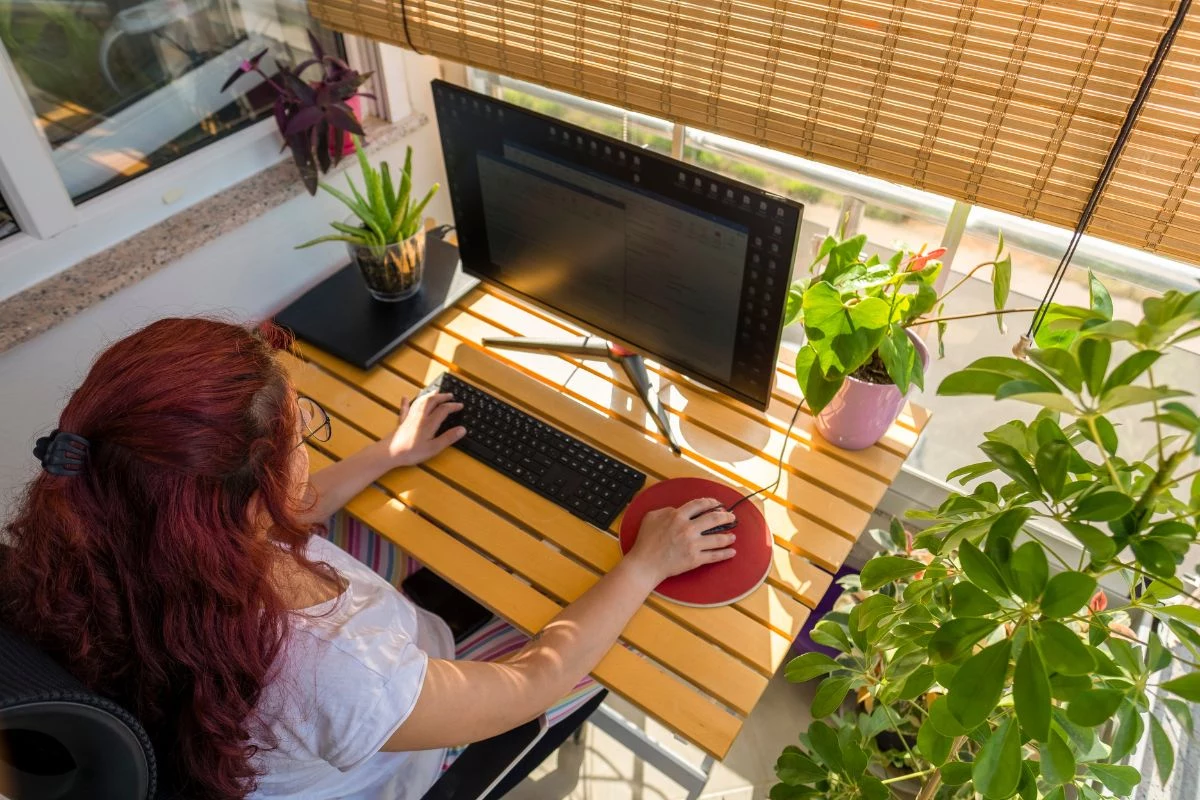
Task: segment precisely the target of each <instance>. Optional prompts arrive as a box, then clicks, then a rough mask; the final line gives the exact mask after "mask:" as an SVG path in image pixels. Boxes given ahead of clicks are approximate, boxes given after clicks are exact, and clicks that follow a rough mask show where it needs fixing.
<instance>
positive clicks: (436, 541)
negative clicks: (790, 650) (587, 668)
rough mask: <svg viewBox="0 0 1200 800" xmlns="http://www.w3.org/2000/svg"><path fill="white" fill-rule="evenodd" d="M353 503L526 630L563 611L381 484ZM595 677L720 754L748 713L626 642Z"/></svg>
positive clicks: (366, 518) (353, 510)
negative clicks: (727, 706) (705, 692)
mask: <svg viewBox="0 0 1200 800" xmlns="http://www.w3.org/2000/svg"><path fill="white" fill-rule="evenodd" d="M346 510H347V511H348V512H349V513H350V514H352V515H353V516H354V517H355V518H357V519H359V520H362V521H363V522H364V523H365V524H367V525H370V526H371V527H372V528H374V529H375V530H377V531H380V533H381V534H382V535H384V536H385V537H386V538H387V539H389V540H390V541H392V542H394V543H395V544H396V545H398V546H399V547H400V548H402V549H403V550H405V551H406V552H408V553H410V554H411V555H412V556H413V557H414V558H416V559H418V560H419V561H421V562H422V563H423V564H425V565H426V566H427V567H429V568H430V569H432V570H433V571H434V572H436V573H438V574H439V575H441V576H442V577H443V578H445V579H446V580H448V581H450V582H451V583H453V584H454V585H456V586H457V587H458V588H459V589H461V590H463V591H465V592H469V593H470V594H471V596H472V597H474V598H475V599H476V600H477V601H479V602H480V603H482V604H483V605H485V606H487V607H488V608H489V609H491V610H492V611H493V612H495V613H496V614H498V615H499V616H501V617H503V618H504V619H505V620H507V621H508V622H509V623H511V624H512V625H514V626H515V627H516V628H518V629H519V630H521V631H522V632H524V633H526V634H529V635H532V634H534V633H536V632H537V631H539V630H541V629H542V628H543V627H545V625H546V624H547V623H548V622H550V621H551V620H552V619H554V617H555V616H556V615H557V614H558V612H559V611H561V610H562V607H561V606H560V605H558V604H557V603H555V602H554V601H553V600H551V599H550V598H548V597H546V596H545V595H543V594H541V593H540V592H539V591H537V590H536V589H534V588H533V587H532V586H529V585H527V584H525V583H523V582H521V581H520V580H518V579H517V578H516V577H515V576H513V575H511V574H509V573H508V572H506V571H504V570H503V569H502V568H501V567H500V566H498V565H497V564H494V563H492V562H490V561H488V560H487V559H486V558H484V557H483V556H481V555H480V554H478V553H476V552H475V551H474V550H472V549H471V548H469V547H467V546H466V545H465V544H463V543H462V542H459V541H458V540H456V539H455V538H454V537H452V536H450V535H449V534H447V533H446V532H444V531H442V530H441V529H440V528H438V527H437V526H435V525H433V524H432V523H430V522H428V521H426V520H424V519H422V518H421V517H419V516H418V515H417V514H415V513H413V512H412V511H411V510H410V509H408V508H406V507H405V506H404V505H403V504H402V503H401V502H400V501H399V500H396V499H394V498H391V497H388V496H387V495H386V494H384V493H383V492H381V491H379V490H377V489H367V490H366V491H364V492H363V493H362V494H360V495H359V496H358V497H356V498H354V499H353V500H351V501H350V502H349V503H348V504H347V505H346ZM592 676H593V677H594V678H595V679H596V680H597V681H599V682H600V683H601V684H603V685H605V686H607V687H609V688H611V689H614V690H615V691H618V692H619V693H620V694H621V696H623V697H625V698H626V699H628V700H629V701H630V702H631V703H633V704H634V705H635V706H637V707H639V708H640V709H642V710H643V711H645V712H646V713H648V714H651V715H653V716H654V717H655V718H656V719H658V720H660V721H661V722H662V723H663V724H664V725H666V726H667V727H668V728H670V729H671V730H673V731H675V732H676V733H678V734H680V735H681V736H684V737H685V738H687V739H688V740H689V741H692V742H694V743H695V744H696V745H697V746H698V747H700V749H702V750H704V751H705V752H707V753H709V754H711V755H712V756H714V757H715V758H718V759H720V758H724V756H725V755H726V754H727V753H728V752H729V748H730V746H731V745H732V744H733V739H734V737H736V736H737V733H738V731H739V730H740V729H741V725H742V720H741V718H740V717H738V716H737V715H735V714H733V713H731V712H729V711H726V710H725V709H724V708H722V707H721V706H719V705H717V704H716V703H714V702H713V701H711V700H709V699H708V698H706V697H705V696H704V695H702V694H701V693H699V692H698V691H696V690H695V689H693V688H691V687H690V686H688V685H687V684H685V683H683V682H681V681H679V680H678V679H676V678H674V677H673V676H671V675H670V674H669V673H667V672H665V671H663V670H662V669H660V668H658V667H656V666H655V665H654V664H653V663H651V662H650V661H648V660H647V659H645V658H644V657H642V656H639V655H636V654H634V653H632V652H630V651H629V650H628V649H627V648H626V647H624V646H622V645H619V644H618V645H615V646H614V647H613V648H612V649H611V650H609V651H608V653H607V654H606V655H605V656H604V658H603V659H602V660H601V662H600V663H599V664H598V665H597V666H596V669H595V670H593V671H592Z"/></svg>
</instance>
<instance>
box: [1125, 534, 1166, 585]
mask: <svg viewBox="0 0 1200 800" xmlns="http://www.w3.org/2000/svg"><path fill="white" fill-rule="evenodd" d="M1129 546H1130V547H1131V548H1132V549H1133V555H1134V556H1135V557H1136V558H1137V562H1138V564H1139V565H1141V567H1142V569H1144V570H1146V571H1147V572H1149V573H1150V574H1151V575H1154V576H1157V577H1159V578H1172V577H1174V576H1175V566H1176V564H1175V556H1173V555H1171V551H1170V550H1168V549H1167V548H1165V547H1163V546H1162V545H1161V544H1160V543H1159V542H1157V541H1155V540H1153V539H1134V540H1133V541H1132V542H1130V544H1129Z"/></svg>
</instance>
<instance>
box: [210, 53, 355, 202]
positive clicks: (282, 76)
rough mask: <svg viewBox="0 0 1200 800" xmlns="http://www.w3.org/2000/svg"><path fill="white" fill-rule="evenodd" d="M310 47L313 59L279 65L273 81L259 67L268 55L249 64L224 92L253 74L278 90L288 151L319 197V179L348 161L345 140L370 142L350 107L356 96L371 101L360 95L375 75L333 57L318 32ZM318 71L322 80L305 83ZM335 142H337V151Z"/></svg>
mask: <svg viewBox="0 0 1200 800" xmlns="http://www.w3.org/2000/svg"><path fill="white" fill-rule="evenodd" d="M308 41H309V43H310V44H311V46H312V52H313V55H312V58H309V59H306V60H304V61H301V62H300V63H299V64H295V65H291V64H287V63H284V62H281V61H280V60H279V59H275V66H276V73H275V75H274V76H270V75H267V73H266V72H264V71H263V69H262V68H261V67H260V66H259V62H261V61H262V59H263V57H264V56H266V54H267V50H265V49H264V50H262V51H260V52H258V53H256V54H254V55H253V56H251V57H250V58H248V59H246V60H245V61H243V62H242V63H241V64H240V65H239V66H238V68H237V71H236V72H234V73H233V74H232V75H230V76H229V80H227V81H225V85H224V86H222V87H221V91H225V90H227V89H228V88H229V87H230V86H232V85H233V84H234V83H235V82H236V81H237V79H238V78H240V77H242V76H243V75H245V74H246V73H248V72H254V73H257V74H259V75H261V76H262V79H263V82H264V83H265V84H266V85H267V86H270V87H271V88H272V89H274V91H275V105H274V114H275V124H276V125H277V126H278V127H279V133H280V135H282V136H283V146H284V147H287V148H289V149H290V150H291V151H292V160H293V161H295V163H296V168H297V169H298V170H299V171H300V177H301V179H302V180H303V181H304V188H305V189H307V190H308V193H309V194H316V193H317V179H318V177H319V176H320V175H321V174H322V173H324V172H328V171H329V168H330V166H332V165H333V164H336V163H337V162H338V161H340V160H341V158H342V147H341V146H340V145H341V139H342V138H343V137H344V136H345V135H346V134H347V133H349V134H354V135H356V136H361V137H365V136H366V133H365V132H364V131H363V128H362V125H361V124H360V123H359V121H358V120H357V119H356V118H355V116H354V111H353V109H351V108H350V106H349V104H348V101H349V100H350V98H352V97H356V96H357V97H371V95H369V94H365V93H362V92H359V91H358V88H359V87H360V86H362V85H363V83H365V82H366V80H367V79H368V78H370V77H371V73H369V72H368V73H365V74H364V73H359V72H358V71H357V70H355V69H353V68H351V67H350V65H349V64H347V63H346V62H345V61H343V60H342V59H340V58H338V57H337V56H334V55H329V54H327V53H326V52H325V50H324V48H323V47H321V43H320V42H319V41H317V37H316V36H314V35H313V33H312V31H309V32H308ZM313 67H319V68H320V76H319V77H318V78H316V79H315V80H306V79H304V78H302V77H301V75H302V74H303V73H304V72H305V71H307V70H309V69H310V68H313ZM331 136H333V137H335V138H336V141H335V142H334V144H333V146H332V147H331V146H330V137H331Z"/></svg>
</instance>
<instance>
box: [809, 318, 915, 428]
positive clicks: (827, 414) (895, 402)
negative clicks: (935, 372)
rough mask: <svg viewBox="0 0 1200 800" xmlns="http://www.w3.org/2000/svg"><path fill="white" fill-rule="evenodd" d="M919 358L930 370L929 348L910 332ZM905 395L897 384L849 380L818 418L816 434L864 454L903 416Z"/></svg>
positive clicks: (856, 379) (909, 334)
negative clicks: (897, 418)
mask: <svg viewBox="0 0 1200 800" xmlns="http://www.w3.org/2000/svg"><path fill="white" fill-rule="evenodd" d="M905 332H906V333H907V334H908V338H909V339H911V340H912V342H913V344H914V345H915V346H916V348H917V355H918V356H919V357H920V359H921V363H922V364H924V365H925V367H926V368H928V367H929V348H928V347H926V346H925V342H923V341H921V338H920V337H919V336H917V335H916V334H914V333H913V332H912V331H911V330H909V331H905ZM904 399H905V395H902V394H900V390H899V389H898V388H897V387H896V385H895V384H894V383H869V382H868V381H860V380H859V379H858V378H846V382H845V383H843V384H842V388H841V389H839V390H838V393H837V394H836V395H834V396H833V400H831V401H830V403H829V405H827V406H825V408H823V409H822V410H821V413H820V414H818V415H817V430H818V431H820V432H821V435H822V436H824V437H825V439H826V441H828V442H829V443H830V444H834V445H837V446H838V447H841V448H843V449H846V450H863V449H865V448H868V447H870V446H871V445H873V444H875V443H876V442H878V441H879V440H880V439H882V438H883V435H884V434H885V433H887V429H888V428H890V427H891V425H892V423H893V422H895V421H896V417H898V416H900V409H902V408H904Z"/></svg>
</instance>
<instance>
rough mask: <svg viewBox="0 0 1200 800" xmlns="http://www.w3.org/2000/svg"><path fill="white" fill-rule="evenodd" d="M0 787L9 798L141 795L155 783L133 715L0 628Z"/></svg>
mask: <svg viewBox="0 0 1200 800" xmlns="http://www.w3.org/2000/svg"><path fill="white" fill-rule="evenodd" d="M0 789H2V790H4V791H5V793H6V794H7V796H9V797H11V798H12V800H76V799H77V798H78V799H79V800H84V798H87V800H108V798H112V800H141V798H152V797H154V794H155V791H156V789H157V770H156V765H155V761H154V750H153V748H152V747H151V745H150V739H149V737H148V736H147V735H146V731H145V730H144V729H143V728H142V726H141V725H140V724H139V723H138V721H137V720H136V719H134V718H133V715H132V714H130V713H129V712H128V711H126V710H125V709H123V708H121V707H120V706H118V705H117V704H116V703H113V702H111V701H109V700H106V699H104V698H103V697H100V696H99V695H97V694H95V693H93V692H90V691H88V690H87V689H86V688H84V687H83V685H82V684H80V683H79V681H77V680H75V679H74V678H73V677H71V676H70V675H69V674H68V673H67V672H66V671H65V670H64V669H62V667H60V666H58V664H56V663H55V662H54V661H53V660H52V659H51V658H50V657H49V656H47V655H45V654H44V653H42V652H40V651H39V650H37V649H36V648H34V647H33V646H31V645H30V644H28V643H27V642H25V641H23V640H22V639H20V638H18V637H17V636H15V635H13V634H12V633H11V632H9V631H6V630H4V629H3V628H0Z"/></svg>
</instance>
